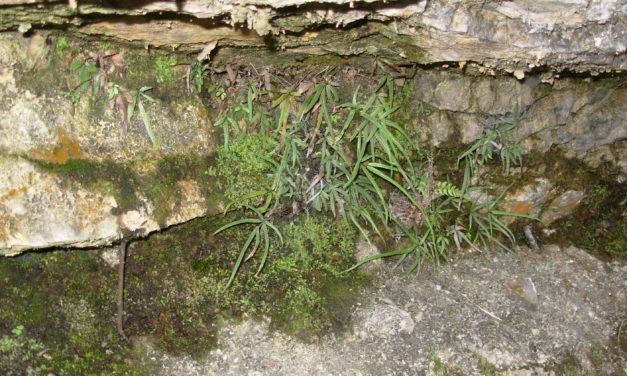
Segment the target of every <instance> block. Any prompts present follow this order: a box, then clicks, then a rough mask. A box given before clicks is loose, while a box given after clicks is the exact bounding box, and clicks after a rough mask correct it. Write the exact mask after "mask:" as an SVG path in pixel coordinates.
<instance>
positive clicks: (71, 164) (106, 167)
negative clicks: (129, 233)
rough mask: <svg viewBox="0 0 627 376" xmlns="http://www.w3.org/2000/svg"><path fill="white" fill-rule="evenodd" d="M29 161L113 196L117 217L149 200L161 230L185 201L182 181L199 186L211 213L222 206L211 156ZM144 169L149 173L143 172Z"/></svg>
mask: <svg viewBox="0 0 627 376" xmlns="http://www.w3.org/2000/svg"><path fill="white" fill-rule="evenodd" d="M27 159H28V160H29V161H31V162H32V163H33V164H35V165H36V166H38V167H39V168H40V169H41V170H43V171H47V172H50V173H55V174H58V175H59V176H60V177H61V178H63V179H67V182H68V183H70V184H74V183H75V184H78V185H79V186H84V187H85V188H87V189H89V190H95V191H98V192H102V193H105V194H109V195H112V196H113V197H114V198H115V200H116V203H117V204H118V207H117V208H116V209H115V212H113V213H111V214H114V215H120V214H122V213H125V212H127V211H129V210H136V209H139V208H140V207H141V206H142V205H144V202H143V201H142V197H145V198H147V199H149V200H150V202H151V203H152V204H153V205H154V216H155V220H156V221H157V223H158V224H159V226H160V227H165V226H166V221H167V219H168V217H169V216H170V215H171V214H172V208H173V207H174V206H175V205H176V203H177V202H178V201H180V200H182V199H184V197H183V193H182V192H181V191H180V189H179V188H178V187H177V183H178V182H180V181H194V182H196V183H197V185H198V187H199V188H200V189H201V192H202V195H203V196H204V198H205V207H206V208H207V213H208V214H216V213H217V210H218V209H217V207H218V206H219V205H220V204H219V201H220V195H219V194H218V193H217V192H214V191H213V189H212V187H213V184H214V183H213V179H212V178H211V177H210V176H208V175H207V174H206V173H205V172H206V171H207V169H208V168H209V166H211V165H212V164H213V158H212V157H208V156H200V155H197V154H179V155H168V156H164V157H162V158H161V159H159V160H157V161H156V162H146V161H131V162H127V163H116V162H113V161H103V162H95V161H90V160H86V159H77V158H70V159H67V160H66V161H65V162H64V163H54V162H48V161H44V160H40V159H34V158H27ZM140 166H141V168H142V169H144V170H146V171H141V170H140ZM146 166H148V168H146Z"/></svg>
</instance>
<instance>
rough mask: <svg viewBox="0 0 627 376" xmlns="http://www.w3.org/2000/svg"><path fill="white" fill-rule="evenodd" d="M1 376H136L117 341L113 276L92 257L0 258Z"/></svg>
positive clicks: (127, 353) (81, 254) (59, 254)
mask: <svg viewBox="0 0 627 376" xmlns="http://www.w3.org/2000/svg"><path fill="white" fill-rule="evenodd" d="M0 275H1V276H2V283H3V288H2V289H0V305H1V306H2V310H0V373H2V374H3V375H25V374H29V375H49V374H56V375H79V374H82V375H98V374H107V375H136V374H146V373H148V371H149V368H145V367H143V366H133V365H132V364H133V362H134V359H136V356H135V354H134V353H133V352H132V351H131V350H129V348H128V347H127V346H126V343H124V341H123V340H121V338H119V336H118V335H117V333H116V331H115V325H114V317H115V312H116V305H115V286H116V285H115V281H116V274H115V271H114V270H113V269H108V268H105V267H104V266H103V265H102V263H101V262H100V261H99V259H98V257H97V255H96V253H95V252H93V251H84V252H78V251H72V252H62V251H58V252H50V253H30V254H26V255H22V256H20V257H17V258H12V259H7V258H4V259H0Z"/></svg>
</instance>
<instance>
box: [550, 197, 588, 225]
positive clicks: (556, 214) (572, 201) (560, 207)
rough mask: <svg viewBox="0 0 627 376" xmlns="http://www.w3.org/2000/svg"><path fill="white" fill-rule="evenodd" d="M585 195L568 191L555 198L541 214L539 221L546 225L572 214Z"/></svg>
mask: <svg viewBox="0 0 627 376" xmlns="http://www.w3.org/2000/svg"><path fill="white" fill-rule="evenodd" d="M585 196H586V194H585V193H584V192H582V191H575V190H570V191H566V192H564V193H562V194H561V195H560V196H559V197H557V198H555V199H554V200H553V201H552V202H551V204H550V205H549V207H548V208H547V209H546V210H545V211H544V213H542V216H541V219H542V221H543V222H544V223H546V224H551V223H553V222H555V221H556V220H557V219H559V218H562V217H565V216H567V215H568V214H570V213H572V212H573V210H575V208H577V205H579V203H580V202H581V200H583V199H584V197H585Z"/></svg>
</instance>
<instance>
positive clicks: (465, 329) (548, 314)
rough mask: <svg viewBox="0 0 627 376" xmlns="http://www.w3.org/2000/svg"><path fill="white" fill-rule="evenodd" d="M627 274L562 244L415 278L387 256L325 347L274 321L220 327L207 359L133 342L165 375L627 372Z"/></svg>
mask: <svg viewBox="0 0 627 376" xmlns="http://www.w3.org/2000/svg"><path fill="white" fill-rule="evenodd" d="M626 276H627V263H626V262H625V260H618V261H616V260H615V261H611V262H610V261H603V260H599V259H597V258H594V257H593V256H591V255H590V254H588V253H587V252H585V251H583V250H580V249H577V248H575V247H564V248H560V247H558V246H546V247H544V248H542V249H541V250H539V251H532V250H529V249H526V248H519V249H518V250H517V253H494V254H483V255H479V254H468V255H465V256H462V257H458V258H456V260H454V261H453V262H451V263H448V264H445V265H443V266H441V268H440V270H434V268H433V266H431V265H424V266H423V268H422V270H421V271H420V273H419V274H412V275H409V276H407V277H402V271H401V272H399V270H398V269H392V268H391V266H390V265H387V264H385V265H383V266H382V267H381V268H380V269H379V270H378V272H377V275H376V277H375V278H376V279H377V281H379V282H378V283H377V284H375V285H376V287H374V288H370V289H369V290H365V291H364V292H363V294H362V299H361V301H360V302H359V303H357V304H355V305H354V306H353V308H352V314H351V322H350V323H349V325H347V327H348V329H347V330H345V331H343V332H341V333H328V334H326V335H324V336H322V337H321V338H319V340H318V341H316V342H315V343H303V342H301V341H299V340H297V339H295V338H293V337H290V336H288V335H285V334H283V333H280V332H276V331H272V330H270V329H269V328H270V327H271V322H270V320H269V319H268V320H265V321H264V320H253V319H244V320H242V321H238V322H236V321H226V322H224V323H222V324H221V325H220V328H219V329H218V348H217V349H216V350H213V351H211V352H210V353H209V355H208V356H205V357H203V358H202V359H192V358H190V357H171V356H168V355H165V354H162V353H160V352H158V351H157V350H155V349H154V347H153V346H151V344H150V341H149V340H148V339H147V338H139V339H138V338H136V339H135V341H136V343H139V344H140V345H141V346H144V347H146V348H147V350H148V351H147V354H148V358H149V359H150V360H149V361H151V362H156V363H157V364H158V369H157V370H156V373H157V374H163V375H251V376H253V375H255V376H262V375H518V376H522V375H588V376H589V375H626V374H627V366H626V365H627V361H626V354H627V310H625V307H627V302H626V298H627V296H626V294H627V278H626ZM147 361H148V359H147Z"/></svg>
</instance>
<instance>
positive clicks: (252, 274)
mask: <svg viewBox="0 0 627 376" xmlns="http://www.w3.org/2000/svg"><path fill="white" fill-rule="evenodd" d="M225 221H226V219H225ZM216 225H217V224H216ZM279 229H280V231H281V232H282V233H283V236H284V238H285V243H284V245H283V246H278V245H276V242H272V244H273V245H272V246H271V250H270V254H269V257H268V261H267V263H266V265H265V267H264V270H263V272H262V273H261V274H259V275H256V272H257V270H258V267H259V263H260V259H261V258H260V257H254V258H252V259H251V260H250V261H248V262H247V263H244V265H243V266H242V267H241V268H240V271H239V273H238V275H237V276H236V278H235V280H234V282H233V284H232V285H231V287H229V289H226V290H225V289H223V286H224V285H225V283H226V280H227V279H228V277H229V275H230V272H231V268H232V266H233V262H234V261H235V259H236V257H237V255H238V253H239V251H240V248H239V247H240V246H241V244H242V242H243V240H244V239H245V237H246V236H248V232H247V229H245V228H244V227H242V228H240V229H236V230H235V231H231V232H229V233H228V234H227V235H228V238H223V237H222V236H221V235H220V236H219V237H218V243H224V249H223V252H224V253H223V254H212V255H211V256H207V258H205V259H204V260H202V261H198V262H196V263H195V266H194V270H195V271H196V273H199V274H198V280H199V290H200V291H204V292H203V293H202V295H203V300H205V301H206V302H207V304H213V305H215V307H216V308H218V309H220V310H223V311H225V312H230V313H232V314H243V313H246V314H249V315H264V316H270V317H271V318H272V327H273V328H275V329H278V330H282V331H285V332H288V333H292V334H294V335H296V336H298V337H300V338H301V339H304V340H311V339H313V338H315V337H316V336H317V335H318V334H320V333H322V332H324V331H326V330H329V329H333V328H335V329H341V328H342V327H343V325H345V324H346V323H347V320H348V313H347V312H348V311H349V308H350V305H351V304H352V302H354V301H355V298H356V296H357V291H356V286H358V285H360V284H363V283H365V279H364V277H363V276H362V275H361V274H358V273H350V274H342V273H341V272H342V271H343V270H345V269H346V268H348V267H349V266H350V265H352V262H353V260H352V250H353V246H354V240H355V233H354V232H352V231H351V230H348V229H347V228H346V226H345V227H344V230H342V231H340V230H339V229H338V228H337V225H336V223H335V221H334V220H333V219H331V218H328V217H323V216H308V215H304V214H303V215H301V216H299V217H296V218H293V219H292V220H291V221H290V222H285V223H280V224H279Z"/></svg>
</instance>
